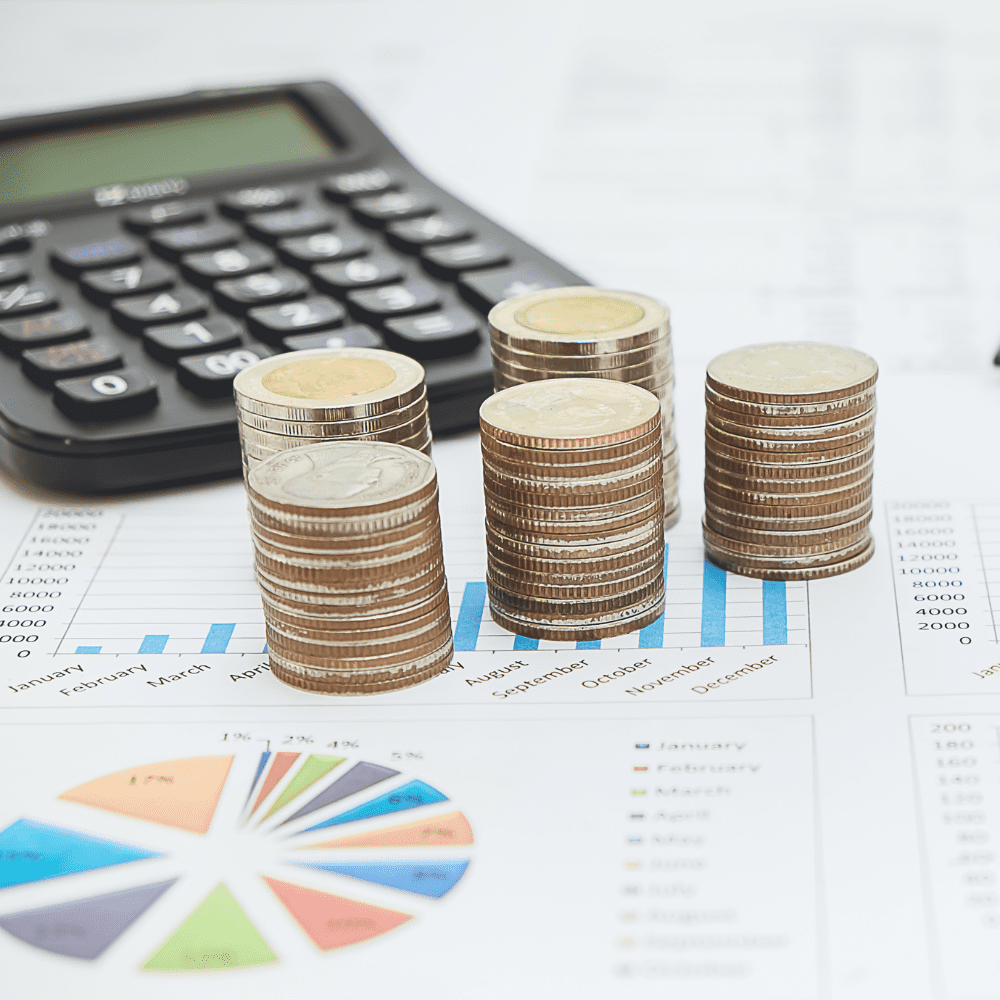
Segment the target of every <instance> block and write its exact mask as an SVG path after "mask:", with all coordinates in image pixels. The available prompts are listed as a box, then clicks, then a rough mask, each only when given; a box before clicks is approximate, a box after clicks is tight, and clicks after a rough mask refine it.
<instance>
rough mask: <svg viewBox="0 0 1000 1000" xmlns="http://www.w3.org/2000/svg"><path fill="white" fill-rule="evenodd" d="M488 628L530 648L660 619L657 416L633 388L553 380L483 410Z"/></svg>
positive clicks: (501, 397)
mask: <svg viewBox="0 0 1000 1000" xmlns="http://www.w3.org/2000/svg"><path fill="white" fill-rule="evenodd" d="M479 423H480V428H481V431H482V434H481V441H482V450H483V481H484V487H485V492H486V551H487V570H486V574H487V590H488V593H489V598H490V612H491V614H492V616H493V619H494V621H496V622H497V623H498V624H499V625H502V626H503V627H504V628H506V629H509V630H510V631H511V632H515V633H518V634H520V635H524V636H528V637H532V638H536V639H557V640H578V641H579V640H589V639H600V638H604V637H607V636H613V635H621V634H622V633H624V632H630V631H632V630H633V629H637V628H642V626H644V625H647V624H649V622H651V621H655V619H656V618H658V617H659V616H660V614H661V613H662V611H663V454H662V442H661V431H660V406H659V403H658V402H657V399H656V397H655V396H653V395H652V394H651V393H649V392H647V391H646V390H645V389H640V388H638V387H636V386H631V385H625V384H624V383H621V382H613V381H607V380H602V379H590V378H588V379H575V378H574V379H555V380H546V381H542V382H529V383H526V384H524V385H518V386H512V387H511V388H509V389H503V390H501V391H500V392H498V393H496V394H495V395H494V396H491V397H490V398H489V399H487V400H486V402H485V403H483V405H482V407H481V408H480V411H479Z"/></svg>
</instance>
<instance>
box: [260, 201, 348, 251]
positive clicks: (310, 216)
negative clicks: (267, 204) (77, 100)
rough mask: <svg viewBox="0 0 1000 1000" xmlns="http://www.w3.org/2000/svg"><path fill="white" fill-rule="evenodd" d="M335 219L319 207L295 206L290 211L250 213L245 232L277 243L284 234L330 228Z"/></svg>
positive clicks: (313, 231)
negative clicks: (262, 213)
mask: <svg viewBox="0 0 1000 1000" xmlns="http://www.w3.org/2000/svg"><path fill="white" fill-rule="evenodd" d="M336 222H337V220H336V219H335V218H334V217H333V216H332V215H330V213H329V212H324V211H323V210H322V209H319V208H296V209H293V210H292V211H290V212H268V213H267V214H266V215H252V216H250V218H249V219H247V221H246V227H247V232H248V233H249V234H250V235H251V236H255V237H256V238H257V239H258V240H263V241H264V242H265V243H277V242H278V240H281V239H284V238H285V237H286V236H308V235H309V234H310V233H318V232H319V231H320V230H321V229H331V228H332V227H333V226H335V225H336Z"/></svg>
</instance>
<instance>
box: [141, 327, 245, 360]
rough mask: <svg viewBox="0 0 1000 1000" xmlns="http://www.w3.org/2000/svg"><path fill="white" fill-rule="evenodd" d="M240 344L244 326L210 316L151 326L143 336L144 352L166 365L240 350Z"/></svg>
mask: <svg viewBox="0 0 1000 1000" xmlns="http://www.w3.org/2000/svg"><path fill="white" fill-rule="evenodd" d="M242 343H243V327H242V326H241V325H240V324H239V323H237V322H236V320H234V319H231V318H230V317H229V316H210V317H209V318H208V319H195V320H192V321H191V322H190V323H174V324H171V325H170V326H154V327H150V328H149V329H148V330H147V331H146V332H145V333H144V334H143V335H142V344H143V347H145V348H146V353H147V354H149V355H151V356H152V357H154V358H156V359H157V360H158V361H165V362H166V363H167V364H168V365H170V364H173V363H174V362H175V361H177V359H178V358H182V357H184V355H185V354H198V353H199V352H200V353H204V352H205V351H218V350H221V349H222V348H224V347H239V346H240V345H241V344H242Z"/></svg>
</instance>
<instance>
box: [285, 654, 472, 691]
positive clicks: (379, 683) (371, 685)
mask: <svg viewBox="0 0 1000 1000" xmlns="http://www.w3.org/2000/svg"><path fill="white" fill-rule="evenodd" d="M453 654H454V649H453V647H452V645H451V643H448V644H447V645H446V646H442V647H441V650H440V651H439V653H438V654H436V655H434V656H430V657H425V658H424V659H425V660H426V661H428V663H427V665H426V666H422V667H421V668H420V669H410V670H409V671H407V672H405V673H396V672H392V671H385V672H384V674H385V676H384V677H383V676H380V675H370V674H364V675H361V674H355V673H352V672H351V671H337V672H336V673H333V674H331V673H330V672H329V671H323V670H322V669H320V670H316V669H315V668H311V667H306V666H303V665H301V664H298V663H295V662H294V660H290V659H287V658H285V657H281V656H275V655H274V654H270V660H271V672H272V673H273V674H274V676H275V677H277V678H278V680H280V681H282V682H284V683H285V684H288V685H290V686H291V687H297V688H301V689H303V690H305V691H314V692H316V693H317V694H328V695H335V696H342V697H350V696H356V697H364V696H366V695H374V694H384V693H386V692H389V691H397V690H399V689H400V688H408V687H413V686H414V685H416V684H422V683H424V682H425V681H428V680H431V679H432V678H434V677H437V676H438V674H440V673H442V672H443V671H444V669H445V667H447V666H448V664H449V663H450V662H451V659H452V656H453ZM372 676H375V677H376V679H374V680H372V679H369V678H370V677H372Z"/></svg>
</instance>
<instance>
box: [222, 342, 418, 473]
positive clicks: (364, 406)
mask: <svg viewBox="0 0 1000 1000" xmlns="http://www.w3.org/2000/svg"><path fill="white" fill-rule="evenodd" d="M233 389H234V393H235V395H236V409H237V419H238V424H239V432H240V441H241V443H242V445H243V468H244V473H247V472H249V471H250V470H251V469H253V468H254V467H255V466H256V465H257V464H259V463H260V462H262V461H264V460H265V459H267V458H270V457H271V456H272V455H276V454H278V453H279V452H282V451H286V450H288V449H289V448H298V447H301V446H302V445H303V444H312V443H318V442H321V441H330V440H334V439H337V440H358V441H388V442H391V443H393V444H401V445H404V446H405V447H407V448H414V449H416V450H417V451H422V452H424V453H425V454H429V453H430V446H431V429H430V423H429V421H428V417H427V412H428V411H427V390H426V388H425V386H424V369H423V367H422V366H421V365H420V364H418V363H417V362H416V361H414V360H413V359H412V358H407V357H405V356H404V355H402V354H394V353H392V352H391V351H379V350H373V349H371V348H364V347H334V348H323V349H320V350H313V351H297V352H295V353H294V354H280V355H278V356H277V357H272V358H265V359H264V360H263V361H260V362H258V363H257V364H255V365H252V366H251V367H249V368H244V369H243V371H241V372H240V373H239V374H238V375H237V376H236V380H235V382H234V386H233Z"/></svg>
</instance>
